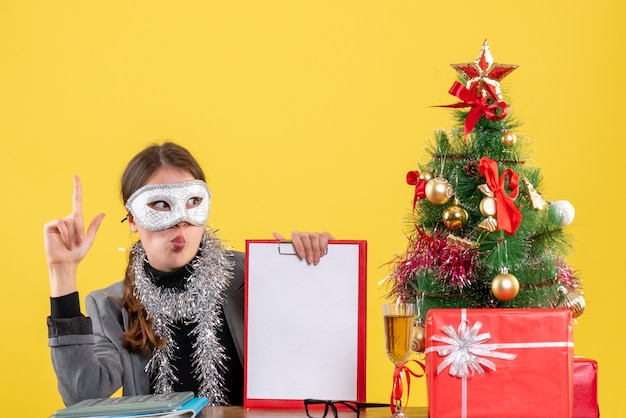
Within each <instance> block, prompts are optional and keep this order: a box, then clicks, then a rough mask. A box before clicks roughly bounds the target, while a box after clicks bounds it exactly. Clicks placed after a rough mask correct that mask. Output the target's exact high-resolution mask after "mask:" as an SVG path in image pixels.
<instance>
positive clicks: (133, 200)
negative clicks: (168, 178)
mask: <svg viewBox="0 0 626 418" xmlns="http://www.w3.org/2000/svg"><path fill="white" fill-rule="evenodd" d="M210 206H211V192H210V191H209V187H208V186H207V185H206V183H205V182H203V181H202V180H191V181H186V182H183V183H172V184H148V185H145V186H143V187H141V188H139V189H137V190H136V191H135V193H133V194H132V195H131V196H130V197H129V198H128V201H127V202H126V207H127V208H128V211H129V212H130V214H131V215H133V217H134V218H135V220H136V221H137V223H138V224H139V225H141V226H142V227H144V228H146V229H147V230H149V231H152V232H156V231H162V230H164V229H167V228H171V227H172V226H174V225H176V224H178V223H180V222H189V223H190V224H192V225H196V226H204V224H205V223H206V221H207V219H208V217H209V208H210Z"/></svg>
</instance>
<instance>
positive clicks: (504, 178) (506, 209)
mask: <svg viewBox="0 0 626 418" xmlns="http://www.w3.org/2000/svg"><path fill="white" fill-rule="evenodd" d="M480 172H481V173H482V174H483V176H485V179H487V186H489V189H490V190H491V192H492V193H493V194H494V197H495V199H496V214H497V216H498V229H502V230H503V231H504V232H505V233H506V234H507V235H514V234H515V231H517V228H518V227H519V225H520V223H522V213H521V212H520V210H519V208H518V207H517V206H515V204H514V203H513V202H514V201H515V199H517V196H518V195H519V174H517V173H516V172H515V171H513V170H511V169H510V168H507V169H506V170H504V171H503V172H502V174H500V176H498V163H497V162H495V161H494V160H492V159H490V158H487V157H482V158H481V159H480ZM507 189H508V190H510V192H509V193H508V194H507Z"/></svg>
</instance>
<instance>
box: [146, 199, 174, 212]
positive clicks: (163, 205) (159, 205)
mask: <svg viewBox="0 0 626 418" xmlns="http://www.w3.org/2000/svg"><path fill="white" fill-rule="evenodd" d="M148 206H149V207H151V208H152V209H154V210H158V211H161V212H165V211H168V210H170V205H169V204H168V203H167V202H165V201H163V200H157V201H156V202H151V203H148Z"/></svg>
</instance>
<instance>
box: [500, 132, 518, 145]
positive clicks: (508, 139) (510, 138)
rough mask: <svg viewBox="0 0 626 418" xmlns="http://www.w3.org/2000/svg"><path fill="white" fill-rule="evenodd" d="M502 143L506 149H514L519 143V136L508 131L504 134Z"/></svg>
mask: <svg viewBox="0 0 626 418" xmlns="http://www.w3.org/2000/svg"><path fill="white" fill-rule="evenodd" d="M501 141H502V145H504V146H505V147H512V146H513V145H515V144H516V143H517V135H515V133H514V132H511V131H506V132H504V133H503V134H502V138H501Z"/></svg>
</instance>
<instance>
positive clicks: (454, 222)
mask: <svg viewBox="0 0 626 418" xmlns="http://www.w3.org/2000/svg"><path fill="white" fill-rule="evenodd" d="M467 217H468V215H467V211H466V210H465V209H463V208H462V207H461V206H459V205H458V203H456V202H455V204H454V205H452V206H449V207H448V208H446V210H444V211H443V214H442V218H443V224H444V225H445V226H446V227H447V228H448V229H451V230H453V231H458V230H459V229H463V227H464V226H465V225H466V224H467Z"/></svg>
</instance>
